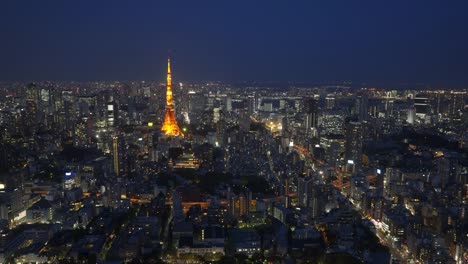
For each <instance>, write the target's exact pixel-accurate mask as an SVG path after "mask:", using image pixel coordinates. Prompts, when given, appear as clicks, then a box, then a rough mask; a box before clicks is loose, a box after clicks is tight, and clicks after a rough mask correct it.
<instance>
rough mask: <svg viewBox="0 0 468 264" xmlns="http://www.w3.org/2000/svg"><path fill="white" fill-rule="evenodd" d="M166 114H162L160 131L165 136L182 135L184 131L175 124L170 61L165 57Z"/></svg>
mask: <svg viewBox="0 0 468 264" xmlns="http://www.w3.org/2000/svg"><path fill="white" fill-rule="evenodd" d="M166 85H167V86H166V114H165V115H164V123H163V125H162V127H161V131H162V132H163V133H164V134H165V135H166V136H171V137H175V136H180V137H183V136H184V133H182V130H181V129H180V127H179V125H178V124H177V120H176V116H175V109H174V100H173V98H172V77H171V61H170V59H169V58H168V59H167V84H166Z"/></svg>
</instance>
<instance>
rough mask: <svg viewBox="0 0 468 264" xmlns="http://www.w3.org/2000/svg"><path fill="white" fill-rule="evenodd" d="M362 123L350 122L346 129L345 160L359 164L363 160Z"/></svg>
mask: <svg viewBox="0 0 468 264" xmlns="http://www.w3.org/2000/svg"><path fill="white" fill-rule="evenodd" d="M362 140H363V135H362V123H361V122H352V121H351V122H349V123H348V124H347V125H346V131H345V160H346V161H347V162H348V163H352V164H356V165H358V166H359V164H360V163H361V160H362Z"/></svg>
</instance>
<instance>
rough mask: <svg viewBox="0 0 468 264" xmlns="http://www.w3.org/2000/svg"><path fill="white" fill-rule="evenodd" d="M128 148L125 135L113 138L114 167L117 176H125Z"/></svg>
mask: <svg viewBox="0 0 468 264" xmlns="http://www.w3.org/2000/svg"><path fill="white" fill-rule="evenodd" d="M126 154H127V153H126V147H125V139H124V137H123V135H116V136H114V137H113V138H112V163H113V164H112V165H113V168H114V173H115V175H117V176H125V174H126V172H127V167H126Z"/></svg>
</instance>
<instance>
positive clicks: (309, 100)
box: [304, 97, 318, 137]
mask: <svg viewBox="0 0 468 264" xmlns="http://www.w3.org/2000/svg"><path fill="white" fill-rule="evenodd" d="M304 114H305V116H304V127H305V129H306V134H307V135H310V136H313V137H316V136H317V128H318V101H317V100H315V99H314V98H313V97H306V98H304Z"/></svg>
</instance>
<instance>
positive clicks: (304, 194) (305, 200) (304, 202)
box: [297, 177, 314, 207]
mask: <svg viewBox="0 0 468 264" xmlns="http://www.w3.org/2000/svg"><path fill="white" fill-rule="evenodd" d="M313 187H314V184H313V179H312V178H311V177H298V178H297V199H298V203H299V205H300V206H303V207H308V206H309V199H310V198H311V197H312V192H313Z"/></svg>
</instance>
